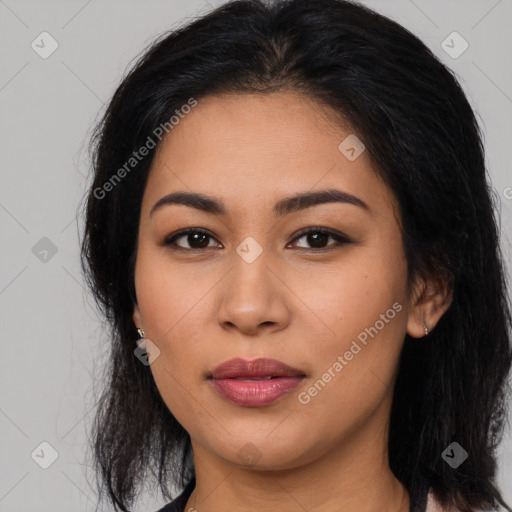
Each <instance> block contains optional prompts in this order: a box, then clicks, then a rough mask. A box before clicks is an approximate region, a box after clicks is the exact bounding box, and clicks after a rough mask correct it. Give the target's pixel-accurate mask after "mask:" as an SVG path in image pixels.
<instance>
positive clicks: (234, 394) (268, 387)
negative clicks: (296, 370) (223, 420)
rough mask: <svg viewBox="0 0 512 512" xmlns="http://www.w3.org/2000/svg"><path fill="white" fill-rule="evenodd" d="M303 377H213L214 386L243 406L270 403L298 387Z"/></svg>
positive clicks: (228, 398)
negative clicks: (257, 378)
mask: <svg viewBox="0 0 512 512" xmlns="http://www.w3.org/2000/svg"><path fill="white" fill-rule="evenodd" d="M302 380H303V377H277V378H275V379H269V380H238V379H212V382H213V385H214V388H215V389H216V390H217V391H218V392H219V393H220V394H221V395H222V396H223V397H224V398H226V399H227V400H229V401H230V402H232V403H234V404H236V405H240V406H242V407H263V406H264V405H269V404H272V403H274V402H276V401H277V400H279V399H280V398H282V397H283V396H285V395H286V394H287V393H289V392H290V391H292V390H293V389H294V388H296V387H297V386H298V385H299V384H300V383H301V382H302Z"/></svg>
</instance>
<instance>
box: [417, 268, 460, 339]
mask: <svg viewBox="0 0 512 512" xmlns="http://www.w3.org/2000/svg"><path fill="white" fill-rule="evenodd" d="M452 301H453V286H452V279H451V277H450V276H439V275H436V276H430V277H429V278H428V279H425V278H419V279H418V280H417V282H416V283H415V286H414V290H413V293H412V296H411V299H410V301H409V311H408V318H407V334H408V335H409V336H411V337H412V338H422V337H423V336H425V325H426V326H427V328H428V330H429V332H430V331H432V330H433V329H434V327H435V326H436V325H437V322H439V320H440V318H441V317H442V316H443V315H444V313H445V312H446V311H447V310H448V308H449V307H450V305H451V303H452Z"/></svg>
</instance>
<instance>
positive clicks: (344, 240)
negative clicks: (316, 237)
mask: <svg viewBox="0 0 512 512" xmlns="http://www.w3.org/2000/svg"><path fill="white" fill-rule="evenodd" d="M192 233H201V234H203V235H206V236H208V237H210V238H215V237H214V236H213V235H212V234H211V233H209V232H208V231H206V230H205V229H202V228H189V229H185V230H183V231H179V232H178V233H176V234H174V235H171V236H170V237H167V238H166V239H165V240H164V242H163V245H165V246H168V247H169V248H170V249H172V250H178V251H179V250H183V251H189V252H191V251H204V250H205V249H213V248H214V247H205V248H203V249H197V248H195V249H194V248H191V249H187V248H185V247H180V246H178V245H176V243H175V242H176V240H178V239H179V238H181V237H184V236H186V235H189V234H192ZM311 233H321V234H324V235H328V236H329V237H332V238H333V239H334V240H336V242H337V243H335V244H329V245H327V246H326V247H322V248H320V249H315V248H314V247H312V248H307V247H299V249H303V250H306V251H312V252H325V251H330V250H332V249H335V248H336V247H340V246H342V245H346V244H350V243H352V242H353V241H352V240H351V239H350V238H348V237H347V236H345V235H343V234H341V233H338V232H336V231H333V230H331V229H327V228H322V227H314V228H306V229H304V230H301V231H300V232H299V233H297V236H295V238H294V239H293V240H292V242H290V243H293V242H295V241H297V240H299V239H300V238H303V237H304V236H306V235H309V234H311Z"/></svg>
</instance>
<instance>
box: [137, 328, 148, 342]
mask: <svg viewBox="0 0 512 512" xmlns="http://www.w3.org/2000/svg"><path fill="white" fill-rule="evenodd" d="M137 331H138V333H139V336H140V338H141V339H142V340H143V339H144V338H145V337H146V336H145V335H144V331H143V330H142V329H137Z"/></svg>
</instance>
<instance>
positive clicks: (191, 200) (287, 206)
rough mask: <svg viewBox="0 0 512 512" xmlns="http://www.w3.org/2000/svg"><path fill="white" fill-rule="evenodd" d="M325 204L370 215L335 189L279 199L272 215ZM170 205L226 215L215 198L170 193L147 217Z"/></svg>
mask: <svg viewBox="0 0 512 512" xmlns="http://www.w3.org/2000/svg"><path fill="white" fill-rule="evenodd" d="M325 203H343V204H351V205H354V206H358V207H359V208H362V209H363V210H366V211H368V212H369V213H371V210H370V207H369V206H368V205H367V204H366V203H365V202H364V201H363V200H362V199H359V198H358V197H356V196H354V195H352V194H349V193H348V192H343V191H341V190H337V189H328V190H320V191H316V192H303V193H299V194H296V195H294V196H291V197H287V198H285V199H281V200H280V201H278V202H277V203H276V204H275V205H274V209H273V213H274V215H276V216H284V215H288V214H290V213H293V212H296V211H299V210H304V209H306V208H310V207H312V206H317V205H320V204H325ZM172 204H181V205H184V206H189V207H191V208H196V209H197V210H200V211H203V212H205V213H210V214H214V215H227V213H228V211H227V208H226V206H225V204H224V202H223V201H222V200H220V199H217V198H215V197H211V196H207V195H204V194H199V193H196V192H172V193H171V194H167V195H165V196H164V197H162V198H160V199H159V200H158V201H157V202H156V203H155V204H154V205H153V207H152V208H151V211H150V212H149V215H150V216H151V215H153V214H154V213H155V212H156V211H157V210H160V209H161V208H163V207H164V206H167V205H172Z"/></svg>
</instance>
